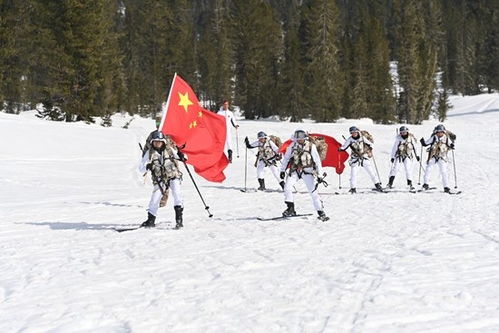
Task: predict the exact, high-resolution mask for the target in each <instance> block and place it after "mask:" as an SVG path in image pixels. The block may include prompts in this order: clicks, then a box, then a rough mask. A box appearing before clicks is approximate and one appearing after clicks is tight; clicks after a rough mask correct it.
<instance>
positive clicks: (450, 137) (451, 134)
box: [445, 130, 456, 142]
mask: <svg viewBox="0 0 499 333" xmlns="http://www.w3.org/2000/svg"><path fill="white" fill-rule="evenodd" d="M445 134H446V135H447V137H448V138H449V139H450V140H451V141H452V142H454V141H456V135H455V134H454V133H452V132H451V131H449V130H446V131H445Z"/></svg>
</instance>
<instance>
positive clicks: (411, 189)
mask: <svg viewBox="0 0 499 333" xmlns="http://www.w3.org/2000/svg"><path fill="white" fill-rule="evenodd" d="M407 186H409V191H414V190H415V188H414V186H412V180H410V179H407Z"/></svg>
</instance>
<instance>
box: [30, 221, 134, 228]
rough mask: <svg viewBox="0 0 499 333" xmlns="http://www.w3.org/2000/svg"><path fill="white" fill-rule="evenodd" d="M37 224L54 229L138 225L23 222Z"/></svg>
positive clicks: (128, 225)
mask: <svg viewBox="0 0 499 333" xmlns="http://www.w3.org/2000/svg"><path fill="white" fill-rule="evenodd" d="M21 224H30V225H35V226H48V227H49V228H50V229H52V230H114V229H115V228H123V227H136V226H138V224H137V223H135V224H125V225H123V224H110V223H87V222H21Z"/></svg>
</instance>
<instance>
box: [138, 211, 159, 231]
mask: <svg viewBox="0 0 499 333" xmlns="http://www.w3.org/2000/svg"><path fill="white" fill-rule="evenodd" d="M155 221H156V216H154V215H152V214H151V213H147V220H146V221H144V222H142V224H141V225H140V227H141V228H154V227H155V226H156V224H154V222H155Z"/></svg>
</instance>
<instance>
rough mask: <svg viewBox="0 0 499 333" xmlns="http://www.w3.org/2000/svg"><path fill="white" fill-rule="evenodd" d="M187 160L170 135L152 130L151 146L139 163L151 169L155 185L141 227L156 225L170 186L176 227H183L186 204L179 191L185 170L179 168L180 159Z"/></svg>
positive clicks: (141, 167) (142, 166)
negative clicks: (159, 209) (160, 207)
mask: <svg viewBox="0 0 499 333" xmlns="http://www.w3.org/2000/svg"><path fill="white" fill-rule="evenodd" d="M184 160H185V156H184V154H183V153H182V152H181V151H180V150H177V149H176V148H175V147H174V145H173V143H172V141H171V140H169V138H167V137H166V136H165V135H164V134H163V133H161V132H160V131H155V132H153V134H152V138H151V141H150V148H149V149H148V150H147V151H146V152H145V154H144V156H143V157H142V161H141V163H140V167H139V170H140V172H142V173H144V172H145V171H146V170H149V171H151V178H152V181H153V185H154V188H153V191H152V195H151V200H150V201H149V208H148V209H147V220H146V221H144V222H143V223H142V224H141V225H140V227H142V228H153V227H155V226H156V224H155V222H156V216H157V214H158V208H159V206H160V201H161V199H162V198H163V197H165V196H167V195H168V191H169V190H170V189H171V190H172V194H173V200H174V203H173V205H174V206H173V208H174V210H175V222H176V225H175V229H180V228H182V227H183V226H184V225H183V219H182V212H183V210H184V207H183V200H182V195H181V192H180V184H181V179H182V172H180V169H179V166H178V162H177V161H184Z"/></svg>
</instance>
